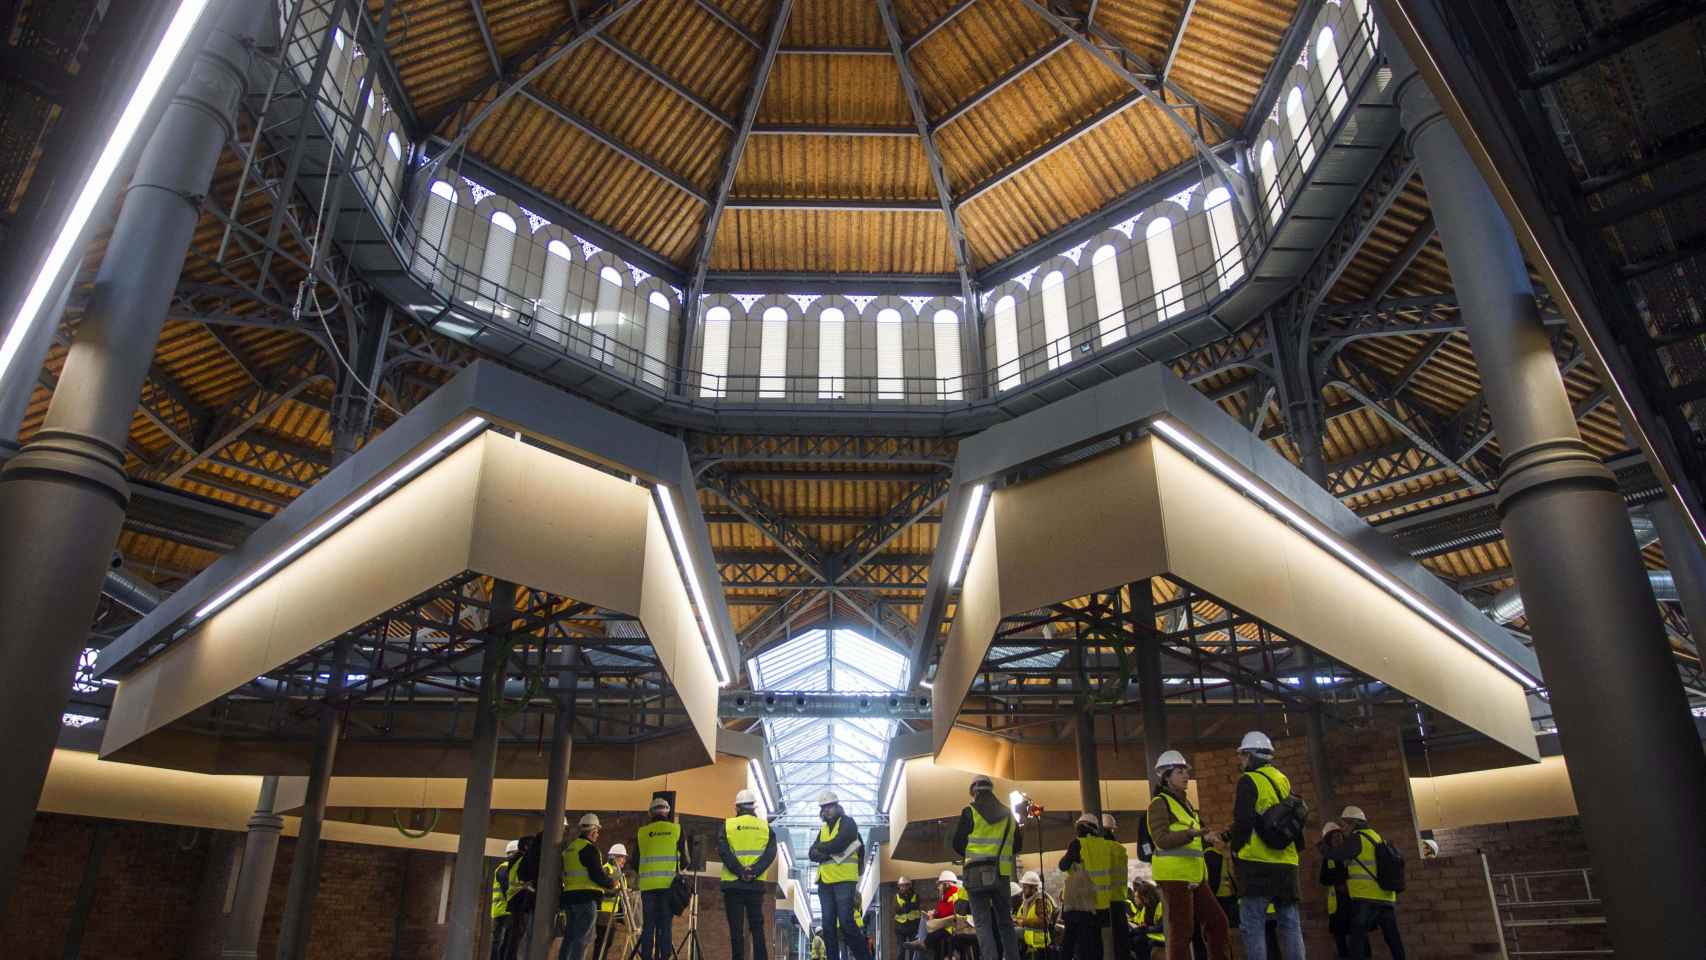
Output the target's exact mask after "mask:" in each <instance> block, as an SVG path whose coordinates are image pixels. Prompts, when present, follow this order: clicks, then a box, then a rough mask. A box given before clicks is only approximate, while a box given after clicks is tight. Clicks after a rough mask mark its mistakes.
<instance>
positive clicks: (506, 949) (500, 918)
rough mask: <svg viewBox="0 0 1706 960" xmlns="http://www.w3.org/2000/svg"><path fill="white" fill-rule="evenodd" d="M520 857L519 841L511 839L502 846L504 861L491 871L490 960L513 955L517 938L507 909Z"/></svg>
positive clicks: (505, 959)
mask: <svg viewBox="0 0 1706 960" xmlns="http://www.w3.org/2000/svg"><path fill="white" fill-rule="evenodd" d="M520 859H521V841H520V840H511V841H510V842H509V843H508V844H506V845H505V846H504V861H503V863H500V864H498V868H497V869H496V870H494V871H492V960H510V958H511V957H514V956H515V942H514V941H516V940H517V939H518V938H517V937H516V935H515V932H514V930H513V929H512V928H513V927H514V924H515V917H514V916H512V915H511V913H510V909H509V897H510V894H511V892H512V890H511V886H512V880H513V881H516V883H515V886H517V887H519V881H520V879H521V878H520V877H518V876H514V874H515V872H516V871H515V865H516V863H517V861H519V860H520Z"/></svg>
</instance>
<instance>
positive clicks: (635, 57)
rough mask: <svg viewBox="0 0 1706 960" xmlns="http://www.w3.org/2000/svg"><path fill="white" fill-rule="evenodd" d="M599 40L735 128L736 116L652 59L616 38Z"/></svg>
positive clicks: (700, 110)
mask: <svg viewBox="0 0 1706 960" xmlns="http://www.w3.org/2000/svg"><path fill="white" fill-rule="evenodd" d="M598 42H599V43H600V44H601V45H603V46H604V48H605V49H606V50H609V51H610V52H611V53H614V54H616V55H617V56H618V57H621V58H622V59H623V60H625V61H627V62H628V64H629V65H630V66H632V67H633V68H634V69H636V70H638V71H640V72H641V73H643V74H645V75H646V76H648V77H651V78H652V79H653V80H655V81H657V82H658V83H659V84H661V85H662V86H664V87H665V88H666V89H668V90H669V92H670V93H673V94H675V95H676V96H678V97H680V98H681V99H683V100H685V101H687V102H688V103H690V104H692V105H693V106H694V107H695V108H696V109H697V110H698V111H699V112H700V113H703V114H704V115H705V116H707V117H710V118H711V119H712V120H715V121H716V122H717V123H719V124H721V125H722V126H724V127H726V128H727V129H730V130H733V129H735V120H734V118H732V117H730V116H729V115H728V114H725V113H724V112H723V111H721V110H718V109H717V108H716V106H715V105H714V104H712V103H711V101H709V100H706V99H705V98H704V97H701V96H700V95H698V94H697V93H694V92H693V91H691V90H689V89H687V87H686V86H684V85H683V84H682V83H681V81H679V80H677V79H675V78H674V77H672V76H670V75H669V74H667V73H665V72H664V70H663V68H662V67H660V66H658V65H657V64H655V63H653V62H651V61H650V60H647V59H646V58H645V57H642V56H640V55H639V54H638V53H636V52H634V51H633V50H630V49H628V48H627V47H625V46H623V45H622V44H621V43H619V42H617V41H616V40H613V39H611V38H610V37H607V36H604V35H603V34H600V35H599V37H598Z"/></svg>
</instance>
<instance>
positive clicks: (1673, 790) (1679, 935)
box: [1382, 23, 1706, 957]
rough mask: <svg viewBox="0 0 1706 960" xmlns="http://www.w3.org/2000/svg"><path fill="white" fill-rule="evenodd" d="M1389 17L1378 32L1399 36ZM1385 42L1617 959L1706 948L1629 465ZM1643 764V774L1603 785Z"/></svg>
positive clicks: (1704, 827)
mask: <svg viewBox="0 0 1706 960" xmlns="http://www.w3.org/2000/svg"><path fill="white" fill-rule="evenodd" d="M1390 26H1391V25H1390V23H1388V24H1386V29H1383V31H1382V35H1383V36H1386V37H1392V38H1400V37H1401V34H1400V32H1398V31H1395V30H1392V29H1390ZM1387 53H1388V56H1389V58H1390V59H1391V61H1392V67H1393V86H1394V89H1395V90H1396V91H1397V102H1398V104H1399V107H1400V110H1401V111H1402V117H1403V121H1404V126H1405V128H1406V129H1407V130H1408V131H1409V137H1410V145H1411V149H1412V150H1413V151H1414V152H1415V155H1416V156H1417V157H1418V158H1419V159H1420V161H1421V168H1422V178H1423V180H1424V181H1425V182H1426V184H1427V188H1428V199H1429V203H1430V205H1431V206H1432V208H1433V214H1434V220H1435V221H1436V223H1437V224H1438V226H1439V235H1440V241H1441V243H1442V245H1443V246H1444V248H1445V254H1446V260H1447V262H1448V263H1449V265H1450V267H1451V275H1452V277H1453V280H1454V282H1455V284H1456V286H1457V293H1458V300H1459V302H1460V303H1461V304H1462V305H1463V313H1464V316H1465V318H1466V321H1467V324H1468V333H1469V344H1470V347H1471V348H1472V349H1473V351H1474V353H1475V361H1476V364H1477V366H1478V367H1479V368H1480V370H1481V380H1482V383H1483V384H1485V389H1486V398H1487V405H1488V408H1489V409H1490V411H1491V413H1492V418H1493V426H1494V429H1495V430H1496V431H1497V433H1498V438H1499V446H1500V450H1501V453H1502V454H1503V457H1504V461H1503V467H1502V470H1501V474H1500V477H1499V493H1498V497H1499V501H1498V503H1499V516H1500V526H1501V528H1502V529H1503V531H1504V534H1505V540H1506V542H1507V543H1508V544H1509V545H1510V552H1511V558H1512V566H1513V568H1514V570H1515V572H1516V575H1517V580H1518V582H1519V583H1520V584H1521V585H1522V587H1523V594H1524V600H1525V601H1526V607H1527V613H1528V620H1529V625H1530V628H1531V632H1532V634H1533V637H1534V649H1535V653H1536V654H1537V655H1538V656H1539V659H1540V665H1541V669H1542V670H1543V671H1544V673H1545V681H1546V685H1547V688H1548V691H1549V694H1550V697H1551V702H1552V707H1553V713H1554V716H1556V718H1557V720H1558V727H1559V731H1558V732H1559V738H1560V740H1561V741H1562V743H1563V746H1564V753H1565V756H1566V757H1567V758H1568V759H1569V761H1570V779H1571V783H1572V785H1573V786H1574V787H1575V793H1576V802H1577V804H1578V806H1579V807H1580V809H1581V818H1582V825H1583V827H1584V830H1585V833H1586V835H1587V844H1588V851H1589V853H1590V855H1591V857H1592V860H1593V863H1594V867H1595V870H1596V873H1597V874H1598V876H1599V878H1600V880H1601V883H1602V885H1603V887H1602V888H1603V891H1604V899H1605V903H1606V915H1607V917H1608V919H1609V920H1610V925H1611V935H1612V941H1613V945H1614V946H1615V948H1616V951H1617V953H1618V955H1619V956H1631V957H1637V956H1639V957H1693V956H1696V955H1697V954H1698V953H1699V949H1700V944H1701V943H1702V942H1706V912H1702V911H1699V910H1686V909H1684V910H1677V909H1676V905H1677V904H1696V903H1706V858H1703V857H1702V856H1701V854H1702V852H1703V851H1706V823H1703V822H1702V820H1701V818H1700V811H1701V810H1706V756H1702V754H1701V750H1700V740H1699V736H1698V734H1697V733H1696V731H1695V728H1694V724H1693V723H1692V721H1691V719H1690V718H1689V716H1688V712H1687V706H1686V700H1685V698H1684V696H1683V691H1682V684H1681V682H1680V679H1679V677H1678V675H1677V672H1676V665H1675V663H1674V662H1673V660H1672V657H1671V653H1670V648H1669V644H1668V642H1667V640H1666V637H1665V632H1664V625H1663V623H1662V621H1661V620H1660V617H1659V614H1658V608H1657V605H1656V604H1655V602H1654V599H1653V592H1652V588H1651V586H1650V585H1649V583H1648V580H1647V576H1646V570H1645V569H1644V567H1643V565H1642V563H1641V560H1640V556H1639V554H1638V553H1637V551H1636V547H1635V537H1634V534H1633V532H1632V531H1631V530H1630V527H1629V520H1628V516H1627V513H1626V509H1625V505H1624V502H1623V499H1622V498H1621V497H1620V496H1619V495H1618V492H1617V482H1616V478H1615V477H1614V476H1613V475H1612V473H1611V471H1610V470H1608V469H1607V468H1606V467H1605V465H1604V464H1603V463H1601V462H1600V460H1599V458H1598V457H1596V456H1594V454H1593V453H1592V451H1591V450H1590V449H1589V448H1588V447H1587V445H1586V444H1585V443H1583V442H1582V439H1581V436H1580V434H1579V433H1578V431H1577V428H1576V422H1575V417H1574V413H1573V411H1572V409H1571V405H1570V399H1569V396H1568V395H1567V394H1566V393H1565V391H1564V384H1563V379H1562V377H1561V376H1560V374H1559V372H1558V363H1557V359H1556V357H1555V356H1554V355H1553V352H1552V349H1551V345H1550V342H1549V340H1548V337H1547V334H1546V331H1545V329H1544V328H1543V326H1542V324H1541V321H1540V317H1539V313H1538V310H1537V309H1536V307H1535V304H1534V291H1533V289H1532V287H1531V286H1530V283H1529V279H1528V270H1527V267H1526V265H1525V263H1524V259H1523V254H1522V251H1521V250H1520V249H1519V248H1518V246H1517V242H1516V237H1515V234H1514V233H1513V232H1512V229H1511V226H1510V224H1509V222H1508V221H1506V219H1505V217H1504V214H1503V212H1502V211H1501V209H1500V207H1499V205H1498V201H1497V200H1496V199H1495V197H1494V196H1493V193H1492V191H1491V190H1490V189H1488V187H1487V184H1486V181H1485V180H1483V179H1482V177H1481V175H1480V173H1479V171H1478V169H1477V168H1476V166H1475V165H1474V161H1473V160H1472V159H1471V158H1470V156H1469V153H1468V151H1467V150H1466V149H1465V148H1464V145H1463V142H1462V140H1461V139H1459V137H1458V135H1457V133H1456V131H1455V130H1454V128H1453V127H1452V126H1451V124H1450V123H1449V122H1448V121H1447V120H1446V119H1445V117H1444V116H1443V115H1442V114H1441V112H1440V107H1439V103H1438V102H1437V101H1436V100H1435V99H1434V94H1433V92H1432V91H1431V90H1429V89H1428V87H1427V86H1426V85H1425V83H1424V82H1423V81H1422V79H1421V78H1420V76H1419V75H1417V73H1416V68H1415V65H1414V63H1413V62H1412V61H1411V59H1410V55H1409V52H1408V51H1407V50H1406V49H1405V47H1404V46H1403V45H1402V44H1401V43H1399V42H1391V43H1388V44H1387ZM1629 771H1643V772H1644V776H1645V777H1646V778H1647V779H1646V780H1645V781H1644V782H1642V783H1639V784H1637V785H1634V786H1633V787H1631V788H1630V789H1608V788H1607V786H1606V784H1607V782H1608V781H1611V780H1620V779H1622V778H1623V777H1625V776H1626V775H1627V774H1628V772H1629ZM1630 824H1640V825H1641V828H1640V829H1639V830H1634V831H1631V830H1629V829H1628V828H1629V825H1630ZM1655 881H1656V882H1658V883H1659V884H1661V885H1662V890H1663V894H1662V895H1655V889H1654V886H1653V884H1654V882H1655Z"/></svg>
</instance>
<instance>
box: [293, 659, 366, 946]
mask: <svg viewBox="0 0 1706 960" xmlns="http://www.w3.org/2000/svg"><path fill="white" fill-rule="evenodd" d="M352 645H353V644H352V642H351V641H350V639H349V638H348V637H344V638H342V639H340V640H338V645H337V650H336V652H335V653H334V654H333V656H334V660H333V664H332V676H331V682H330V683H329V684H327V695H326V702H325V703H323V704H321V705H320V730H319V734H318V736H317V737H316V738H315V740H314V759H313V761H312V763H311V764H310V766H309V769H308V790H307V795H306V796H304V797H303V800H302V820H301V823H300V824H298V826H297V830H296V851H295V855H294V857H293V858H292V860H291V864H290V887H289V889H288V890H287V891H286V892H285V897H284V918H283V919H282V920H281V921H280V922H279V931H278V960H306V958H307V956H308V938H309V936H310V935H311V934H312V933H313V929H314V900H315V898H316V897H317V896H318V895H319V892H320V832H321V828H322V827H323V826H324V825H325V822H326V798H327V796H328V795H329V794H330V793H331V790H332V770H333V768H334V767H335V766H336V764H337V759H338V740H339V738H341V737H342V736H343V732H344V709H343V706H344V705H343V703H342V699H343V689H344V685H345V682H346V681H347V679H348V675H349V654H350V647H351V646H352Z"/></svg>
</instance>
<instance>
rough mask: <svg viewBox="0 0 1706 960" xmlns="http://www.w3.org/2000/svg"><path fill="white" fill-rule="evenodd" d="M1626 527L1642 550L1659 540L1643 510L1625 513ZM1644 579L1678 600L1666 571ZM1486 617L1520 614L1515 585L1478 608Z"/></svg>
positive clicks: (1661, 595)
mask: <svg viewBox="0 0 1706 960" xmlns="http://www.w3.org/2000/svg"><path fill="white" fill-rule="evenodd" d="M1629 526H1630V527H1632V528H1634V531H1635V545H1636V546H1637V547H1639V548H1640V549H1642V550H1645V549H1647V548H1648V547H1650V546H1652V545H1653V544H1655V543H1657V542H1658V541H1659V531H1658V527H1657V526H1656V525H1655V524H1654V523H1653V518H1652V517H1649V516H1647V515H1646V514H1644V513H1632V514H1630V515H1629ZM1647 580H1648V582H1650V583H1651V584H1652V585H1653V595H1654V596H1655V597H1657V598H1658V599H1660V600H1663V601H1668V602H1672V603H1675V602H1677V600H1678V597H1677V592H1676V579H1675V578H1674V577H1672V576H1671V572H1670V571H1669V570H1648V571H1647ZM1482 610H1483V611H1485V612H1486V614H1487V616H1489V617H1492V618H1493V622H1495V623H1510V622H1511V621H1512V620H1515V619H1517V618H1518V617H1521V616H1522V611H1523V606H1522V591H1521V590H1520V589H1518V587H1517V586H1511V587H1506V588H1505V589H1503V590H1500V591H1499V592H1498V595H1497V596H1495V597H1493V599H1492V601H1491V602H1489V603H1488V604H1487V605H1486V606H1485V607H1483V608H1482Z"/></svg>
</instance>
